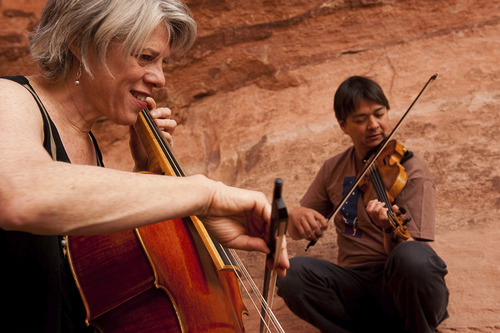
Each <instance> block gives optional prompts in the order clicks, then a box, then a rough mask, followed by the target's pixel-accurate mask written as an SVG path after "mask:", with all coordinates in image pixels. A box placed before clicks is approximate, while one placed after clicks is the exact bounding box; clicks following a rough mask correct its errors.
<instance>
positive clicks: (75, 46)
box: [68, 36, 82, 62]
mask: <svg viewBox="0 0 500 333" xmlns="http://www.w3.org/2000/svg"><path fill="white" fill-rule="evenodd" d="M68 48H69V51H70V52H71V54H73V56H74V57H75V58H76V59H77V60H78V61H79V62H82V54H81V49H80V43H79V37H78V36H76V37H74V38H73V39H72V40H71V42H70V43H69V45H68Z"/></svg>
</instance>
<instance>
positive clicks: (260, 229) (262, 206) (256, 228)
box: [200, 183, 290, 276]
mask: <svg viewBox="0 0 500 333" xmlns="http://www.w3.org/2000/svg"><path fill="white" fill-rule="evenodd" d="M200 218H201V220H202V221H203V223H204V225H205V227H206V228H207V231H208V232H209V233H210V234H211V235H212V236H214V238H215V239H216V240H217V241H218V242H219V243H220V244H221V245H222V246H224V247H228V248H234V249H240V250H246V251H259V252H263V253H266V254H268V253H270V250H269V247H268V246H267V244H266V242H265V240H264V239H266V235H267V233H268V232H269V222H270V218H271V205H270V204H269V202H268V201H267V199H266V197H265V195H264V194H263V193H261V192H256V191H250V190H244V189H239V188H236V187H230V186H226V185H224V184H222V183H217V184H216V188H215V191H214V192H213V195H212V199H211V201H210V203H209V206H208V207H207V208H206V213H205V214H203V215H202V216H200ZM289 266H290V264H289V262H288V253H287V250H286V242H283V246H282V249H281V255H280V259H279V263H278V265H277V268H276V271H277V272H278V274H279V275H280V276H284V275H285V272H286V269H287V268H288V267H289Z"/></svg>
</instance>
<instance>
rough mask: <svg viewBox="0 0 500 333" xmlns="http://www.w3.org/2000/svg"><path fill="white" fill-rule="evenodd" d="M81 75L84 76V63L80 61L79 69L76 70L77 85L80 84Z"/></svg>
mask: <svg viewBox="0 0 500 333" xmlns="http://www.w3.org/2000/svg"><path fill="white" fill-rule="evenodd" d="M81 76H82V63H81V62H80V67H78V71H77V72H76V80H75V86H79V85H80V77H81Z"/></svg>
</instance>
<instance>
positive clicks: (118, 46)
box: [0, 0, 288, 332]
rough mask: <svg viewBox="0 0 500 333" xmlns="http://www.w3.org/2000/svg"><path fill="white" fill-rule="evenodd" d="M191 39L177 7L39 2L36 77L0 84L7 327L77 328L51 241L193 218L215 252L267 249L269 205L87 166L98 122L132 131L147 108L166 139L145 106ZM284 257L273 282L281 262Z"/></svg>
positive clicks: (136, 152) (253, 195) (149, 1)
mask: <svg viewBox="0 0 500 333" xmlns="http://www.w3.org/2000/svg"><path fill="white" fill-rule="evenodd" d="M195 37H196V24H195V22H194V20H193V18H192V17H191V15H190V12H189V10H188V9H187V8H186V7H185V6H184V5H183V3H182V2H181V1H178V0H134V1H123V0H67V1H60V0H49V1H48V3H47V4H46V7H45V8H44V10H43V12H42V15H41V18H40V22H39V25H38V27H37V29H36V31H35V32H34V33H33V34H32V36H31V37H30V50H31V54H32V56H33V58H34V59H35V60H36V61H37V62H38V64H39V66H40V69H41V73H40V74H38V75H33V76H28V77H26V78H24V77H16V78H8V79H0V100H1V101H2V103H1V105H0V151H2V155H3V156H2V160H3V163H0V200H1V202H2V204H1V207H0V228H1V229H0V244H1V245H0V246H1V248H0V250H1V252H0V253H1V254H0V258H1V260H2V264H3V265H2V269H3V271H4V272H6V273H5V274H2V279H3V281H0V282H2V283H1V287H0V288H1V293H2V297H1V299H2V303H3V304H2V305H3V308H4V309H5V308H6V306H7V307H8V308H9V311H8V312H4V313H3V316H4V318H2V319H3V320H2V323H3V325H7V326H8V327H9V329H11V330H9V331H12V330H14V331H22V332H31V331H36V332H59V331H61V332H71V331H79V330H82V329H84V328H83V327H82V326H83V325H82V323H83V321H82V318H83V310H82V308H81V301H80V300H79V299H78V296H77V293H76V292H75V288H74V287H75V286H74V281H72V279H71V277H70V276H71V275H70V273H69V272H68V271H67V261H66V259H65V258H64V256H63V254H62V251H61V246H60V242H59V241H60V239H59V237H58V236H54V235H92V234H107V233H113V232H119V231H124V230H130V229H132V228H136V227H140V226H144V225H147V224H151V223H155V222H159V221H165V220H169V219H172V218H177V217H183V216H190V215H196V216H199V217H202V220H203V221H204V223H205V226H206V227H207V229H208V231H209V232H210V233H211V234H212V235H213V236H214V237H215V238H216V239H217V240H218V241H219V242H220V243H221V244H222V245H224V246H226V247H232V248H237V249H244V250H249V251H254V250H257V251H261V252H264V253H267V252H268V251H269V249H268V248H267V246H266V243H265V242H264V240H263V237H264V234H265V230H266V225H267V223H268V221H269V218H270V205H269V203H268V201H267V200H266V198H265V196H264V194H262V193H258V192H253V191H247V190H243V189H237V188H233V187H228V186H225V185H224V184H222V183H219V182H214V181H211V180H209V179H207V178H206V177H204V176H201V175H195V176H191V177H182V178H181V177H164V176H157V175H147V174H139V173H133V172H122V171H117V170H110V169H105V168H102V167H97V166H98V165H99V164H101V159H100V153H99V149H98V147H97V144H96V143H95V140H94V138H93V136H92V134H91V129H92V126H93V125H94V123H95V122H96V121H98V120H99V119H102V118H108V119H110V120H111V121H112V122H114V123H116V124H120V125H133V124H134V123H135V121H136V119H137V116H138V113H139V112H140V111H141V110H142V109H144V108H145V107H148V108H149V109H150V110H152V115H153V117H154V118H155V121H156V122H157V124H158V126H159V127H160V128H161V130H162V131H163V135H164V136H165V138H166V139H167V140H169V141H171V134H172V133H173V131H174V129H175V126H176V123H175V121H174V120H172V119H170V115H171V111H170V110H169V109H168V108H156V103H155V101H154V100H153V98H152V97H151V95H152V91H153V88H159V87H162V86H163V85H164V84H165V77H164V74H163V72H162V64H163V61H164V60H165V59H167V58H168V57H169V56H170V55H171V54H172V53H175V52H182V51H186V50H187V49H189V47H190V46H191V45H192V44H193V42H194V40H195ZM23 85H24V86H23ZM30 90H32V91H33V93H32V92H30ZM37 98H38V99H39V101H38V103H37V100H36V99H37ZM44 109H45V111H46V112H45V111H44ZM51 126H53V127H51ZM50 138H53V139H54V143H52V144H51V140H50ZM130 146H131V151H132V155H133V157H134V160H135V171H138V170H141V169H142V170H144V169H147V165H148V161H147V157H146V154H145V152H144V148H143V147H142V145H141V144H140V142H139V141H138V139H137V136H136V135H135V132H134V131H133V129H132V128H131V140H130ZM48 153H49V154H48ZM54 153H55V154H54ZM51 154H52V156H51ZM53 157H55V158H54V159H57V161H54V160H53ZM61 162H66V163H61ZM283 252H284V255H283V256H281V258H282V259H281V260H280V269H279V274H281V275H283V274H284V273H285V269H286V267H287V265H288V263H287V256H286V250H283ZM35 276H36V277H37V278H35ZM4 327H5V326H4Z"/></svg>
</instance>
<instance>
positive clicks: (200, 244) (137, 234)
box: [67, 110, 246, 333]
mask: <svg viewBox="0 0 500 333" xmlns="http://www.w3.org/2000/svg"><path fill="white" fill-rule="evenodd" d="M143 112H145V111H143ZM146 112H147V110H146ZM141 121H144V115H143V114H141V115H140V119H139V121H138V124H139V125H138V124H136V131H137V132H138V134H139V137H140V138H141V140H142V137H141V133H140V132H142V131H149V130H151V129H150V128H149V127H148V126H145V125H144V124H143V123H142V122H141ZM153 130H154V129H153ZM142 135H144V133H142ZM143 143H144V141H143ZM145 146H146V149H147V150H149V149H151V147H149V148H148V146H147V145H146V144H145ZM148 155H149V152H148ZM154 159H158V157H155V158H154ZM167 164H168V167H169V168H171V165H170V163H167ZM154 165H155V166H154V168H156V169H158V168H160V169H161V170H162V171H161V172H162V173H164V174H167V175H168V174H169V173H168V170H166V169H168V168H166V167H162V166H161V163H158V161H156V162H155V163H154ZM217 246H218V244H217ZM67 253H68V258H69V262H70V266H71V269H72V272H73V276H74V278H75V280H76V284H77V286H78V289H79V291H80V294H81V297H82V301H83V303H84V306H85V310H86V323H87V324H88V325H91V326H93V327H95V328H97V329H98V330H99V331H101V332H104V333H107V332H244V331H245V330H244V326H243V318H242V315H243V314H245V313H246V309H245V307H244V304H243V301H242V298H241V292H240V288H239V282H238V279H237V276H236V273H237V269H236V268H235V267H233V266H231V265H230V264H228V263H227V262H226V261H224V260H223V259H222V257H221V255H220V253H219V252H218V250H217V249H216V244H215V243H214V241H212V239H211V238H210V236H209V235H208V233H207V231H206V230H205V228H204V227H203V224H202V223H201V221H200V220H199V219H198V218H196V217H186V218H182V219H175V220H170V221H165V222H160V223H155V224H151V225H148V226H144V227H140V228H136V229H134V230H130V231H124V232H120V233H115V234H109V235H99V236H68V237H67Z"/></svg>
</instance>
